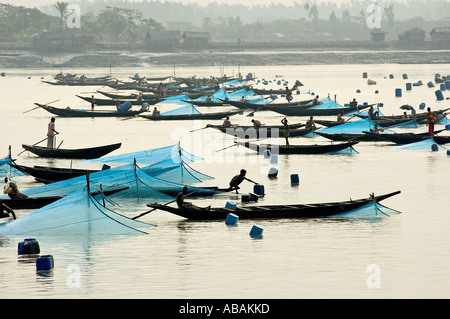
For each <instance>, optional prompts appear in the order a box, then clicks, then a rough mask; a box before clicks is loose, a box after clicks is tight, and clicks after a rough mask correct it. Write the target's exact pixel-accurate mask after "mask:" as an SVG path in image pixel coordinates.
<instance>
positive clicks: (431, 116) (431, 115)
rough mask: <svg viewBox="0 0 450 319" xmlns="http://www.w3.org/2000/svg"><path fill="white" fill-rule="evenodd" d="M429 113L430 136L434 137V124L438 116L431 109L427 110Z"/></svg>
mask: <svg viewBox="0 0 450 319" xmlns="http://www.w3.org/2000/svg"><path fill="white" fill-rule="evenodd" d="M427 111H428V113H427V125H428V135H429V136H430V137H432V136H433V135H434V123H435V122H436V114H435V113H434V112H433V111H431V108H427Z"/></svg>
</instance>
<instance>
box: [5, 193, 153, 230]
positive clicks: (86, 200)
mask: <svg viewBox="0 0 450 319" xmlns="http://www.w3.org/2000/svg"><path fill="white" fill-rule="evenodd" d="M149 227H154V225H150V224H147V223H142V222H140V221H137V220H133V219H130V218H128V217H125V216H123V215H120V214H117V213H116V212H113V211H112V210H110V209H108V208H106V207H103V206H102V205H101V204H100V203H99V202H98V201H97V200H95V199H94V198H93V197H92V196H91V195H89V193H88V191H87V188H86V187H85V188H84V189H80V190H78V191H76V192H74V193H72V194H70V195H68V196H66V197H64V198H62V199H60V200H58V201H56V202H54V203H52V204H50V205H47V206H45V207H43V208H40V209H38V210H36V211H34V212H32V213H30V214H28V215H25V216H23V217H21V218H19V219H16V220H13V221H10V222H6V223H2V224H0V235H24V236H37V235H46V236H53V235H63V236H70V235H129V234H136V233H143V232H144V231H143V229H145V228H149Z"/></svg>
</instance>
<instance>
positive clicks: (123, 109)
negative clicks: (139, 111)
mask: <svg viewBox="0 0 450 319" xmlns="http://www.w3.org/2000/svg"><path fill="white" fill-rule="evenodd" d="M117 109H118V111H119V112H126V111H128V110H129V109H131V103H130V102H128V101H127V102H125V103H123V104H122V105H120V106H119V107H118V108H117Z"/></svg>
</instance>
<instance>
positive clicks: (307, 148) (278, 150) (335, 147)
mask: <svg viewBox="0 0 450 319" xmlns="http://www.w3.org/2000/svg"><path fill="white" fill-rule="evenodd" d="M236 143H237V145H242V146H245V147H247V148H248V149H251V150H254V151H256V152H258V153H260V154H264V152H265V151H266V150H269V151H270V152H271V153H272V154H275V155H278V154H326V153H330V152H337V151H342V150H345V149H347V148H349V147H352V146H353V145H356V144H358V143H359V142H358V141H351V142H344V143H339V144H322V145H319V144H311V145H308V144H305V145H289V147H287V146H286V145H273V144H255V143H249V142H236Z"/></svg>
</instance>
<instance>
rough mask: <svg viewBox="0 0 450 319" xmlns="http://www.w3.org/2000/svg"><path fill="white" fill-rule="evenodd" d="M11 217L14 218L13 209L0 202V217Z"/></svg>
mask: <svg viewBox="0 0 450 319" xmlns="http://www.w3.org/2000/svg"><path fill="white" fill-rule="evenodd" d="M8 217H12V219H16V214H14V211H13V210H12V209H11V208H9V207H8V206H6V205H5V204H3V203H1V204H0V218H8Z"/></svg>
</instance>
